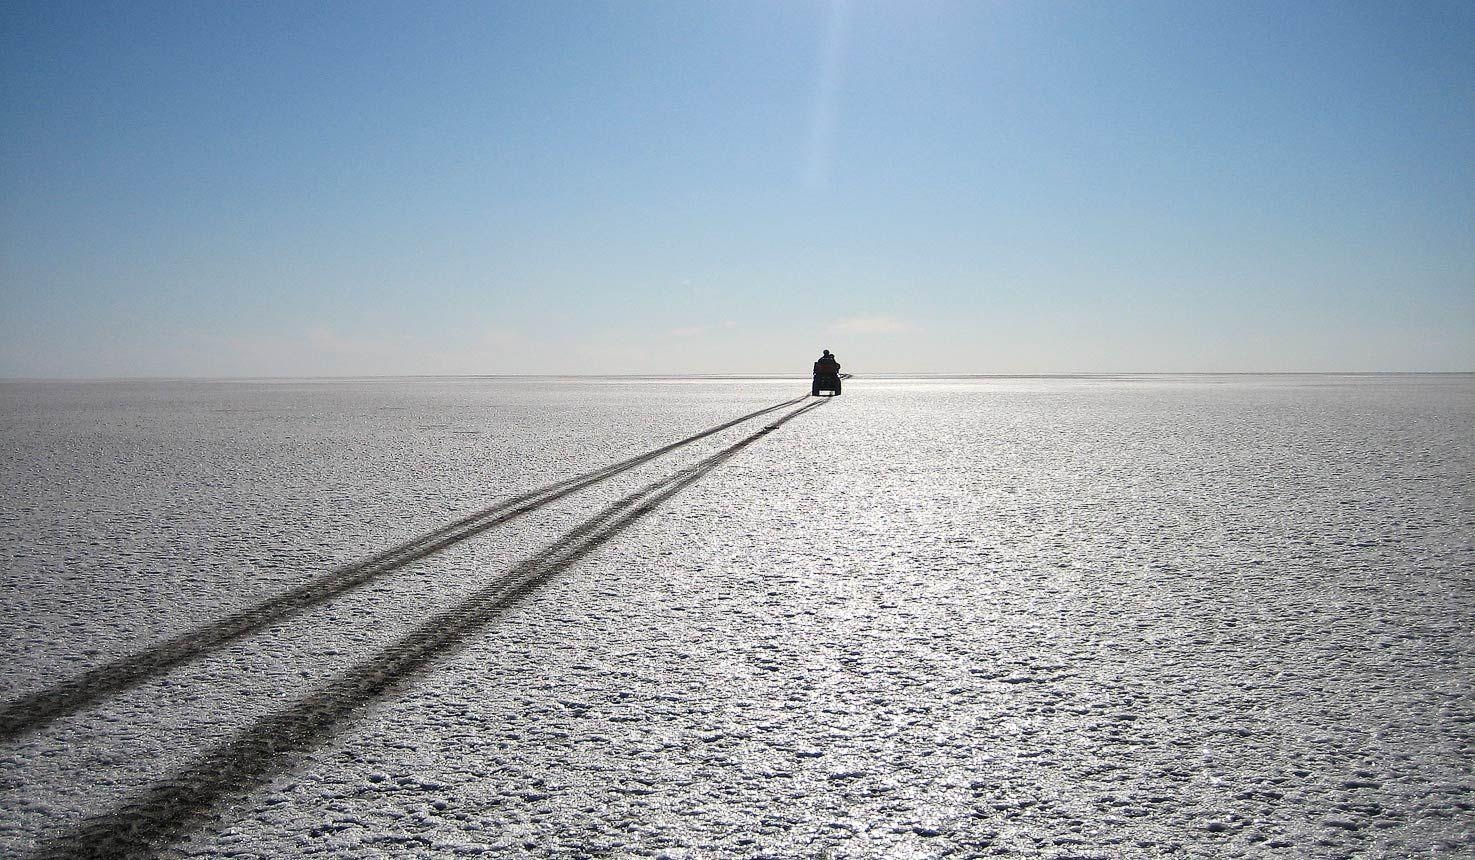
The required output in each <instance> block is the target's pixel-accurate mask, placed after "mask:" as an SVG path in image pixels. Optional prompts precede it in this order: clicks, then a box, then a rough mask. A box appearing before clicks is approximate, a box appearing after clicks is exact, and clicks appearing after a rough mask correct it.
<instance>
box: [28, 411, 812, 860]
mask: <svg viewBox="0 0 1475 860" xmlns="http://www.w3.org/2000/svg"><path fill="white" fill-rule="evenodd" d="M804 399H807V398H804ZM828 402H829V401H828V400H821V401H819V402H816V403H810V404H808V405H806V406H802V407H800V408H798V409H796V410H794V411H792V412H789V413H786V414H785V415H783V416H782V417H780V418H779V419H778V420H776V421H774V422H773V423H772V424H770V425H768V426H766V427H763V428H762V429H760V430H758V431H757V432H755V433H753V434H751V435H749V436H746V437H744V438H743V439H740V440H738V441H737V442H735V443H734V444H732V445H730V446H728V447H726V448H724V449H722V450H721V451H719V452H717V453H716V454H713V455H712V456H710V457H707V458H706V459H704V460H702V461H700V462H698V463H696V464H695V465H692V466H689V467H687V468H685V469H683V470H681V471H680V472H677V473H676V474H675V475H672V476H670V477H668V478H663V479H661V480H659V481H656V482H655V483H653V484H650V485H647V486H646V487H643V488H641V489H639V490H636V491H635V492H633V493H631V494H629V495H627V496H625V497H624V498H622V499H620V500H619V501H617V502H614V503H613V504H611V505H609V506H607V507H606V508H604V509H603V510H602V511H600V512H599V513H598V514H596V515H595V516H593V517H591V518H590V519H589V520H587V521H585V522H584V523H582V524H580V525H579V526H577V527H576V528H574V529H573V530H571V531H569V532H568V533H566V534H564V535H563V536H562V537H561V538H559V539H558V540H557V541H555V542H554V543H553V544H552V545H551V546H549V547H548V548H547V549H546V550H544V551H542V552H540V553H538V554H537V555H534V556H532V557H530V558H528V559H526V560H524V561H523V562H521V563H520V564H518V565H517V566H516V567H514V568H513V569H512V570H510V571H508V572H507V573H506V574H505V575H504V576H501V577H499V578H497V580H495V581H494V582H492V583H490V584H488V585H487V586H485V587H483V588H482V589H480V590H478V591H476V592H474V593H473V594H471V595H470V596H469V597H467V598H466V599H465V600H463V601H462V602H461V603H460V604H458V605H456V606H455V607H453V608H451V609H448V610H446V611H444V612H442V613H440V614H439V615H436V616H435V617H433V618H431V619H429V620H427V621H425V622H424V623H422V624H420V625H419V626H417V627H416V628H415V629H414V630H412V631H411V632H410V633H409V634H408V635H406V636H405V637H404V638H402V639H400V640H399V641H398V642H395V643H394V644H392V645H390V646H388V647H386V648H385V649H383V650H382V651H380V652H379V653H378V654H376V655H375V656H374V657H372V658H370V659H368V660H365V661H363V662H361V663H359V664H358V665H356V666H354V667H353V668H352V669H349V670H348V671H346V672H345V673H343V674H342V675H340V676H338V678H337V679H336V680H334V681H333V682H332V683H330V684H329V685H328V686H326V687H324V688H323V689H321V690H320V691H318V692H317V693H314V694H313V695H311V696H309V697H307V698H306V699H303V700H301V701H300V702H298V703H297V704H296V705H293V706H292V707H290V708H287V709H286V710H282V711H279V712H277V713H275V714H272V715H270V716H267V717H264V718H262V719H260V720H258V721H257V722H256V723H255V724H253V725H252V726H251V727H249V728H248V729H246V730H245V731H243V732H241V733H240V734H238V735H236V736H235V737H234V738H233V739H232V740H230V741H228V742H226V743H224V744H222V745H220V746H217V747H215V748H214V749H211V750H209V751H207V752H206V753H205V754H204V755H202V756H200V757H199V758H198V759H196V760H195V761H194V762H193V763H192V764H190V765H188V766H187V767H185V768H183V769H182V770H179V771H177V772H175V773H173V774H171V775H169V776H167V777H165V778H164V779H161V780H159V781H157V782H155V783H153V784H152V785H151V786H149V787H148V788H146V789H144V790H142V791H141V792H139V793H137V794H135V795H133V796H132V797H129V798H127V799H126V800H124V801H123V802H122V803H120V804H118V805H117V806H116V807H114V808H112V809H110V810H107V811H106V812H103V813H100V814H97V815H93V816H91V817H89V818H87V819H84V820H83V821H82V822H81V823H80V824H79V825H78V826H77V827H76V828H74V829H72V830H71V831H69V832H68V833H66V834H64V835H62V836H60V837H58V838H57V839H55V840H52V841H50V842H49V843H47V844H46V845H45V846H44V847H42V848H41V849H40V850H39V851H38V852H37V853H35V854H33V855H32V857H33V860H61V858H114V857H126V856H134V855H148V854H152V853H154V852H156V851H158V850H160V849H161V848H162V847H163V846H164V845H165V844H166V843H168V842H171V841H173V840H175V839H177V838H179V837H181V836H183V835H186V834H188V833H191V832H193V831H195V830H196V829H198V828H199V826H200V825H201V824H202V823H203V822H204V821H205V820H206V816H207V814H208V813H209V812H210V810H212V809H213V808H215V806H216V805H217V804H218V803H219V802H220V801H221V800H222V799H224V798H225V797H227V796H236V795H240V794H243V793H245V792H248V791H250V790H251V789H253V788H256V787H258V786H260V785H261V784H263V783H265V782H267V781H268V780H269V779H271V777H272V776H274V775H275V774H276V773H278V772H280V771H281V770H282V769H283V768H284V767H286V766H287V765H288V764H289V762H288V759H289V757H290V756H292V755H295V754H297V753H300V752H302V751H305V750H307V749H309V748H311V747H313V746H314V745H316V744H317V743H319V742H321V741H323V740H325V739H327V738H328V737H331V734H332V730H333V728H334V726H335V725H336V724H337V723H338V722H339V721H341V720H342V719H344V718H345V717H347V716H348V715H349V714H351V713H352V712H353V711H355V710H356V709H358V708H359V707H360V706H362V705H363V704H365V703H367V702H369V701H370V700H373V699H375V698H378V697H380V696H382V695H384V694H385V693H387V692H390V691H392V690H393V689H394V688H395V687H396V686H398V685H400V684H402V683H404V682H405V681H406V680H407V679H408V678H410V677H411V676H413V675H414V674H415V673H416V672H418V671H419V670H421V669H423V668H424V667H425V666H426V665H427V664H429V663H430V662H431V661H432V660H434V659H435V658H437V657H441V656H445V655H447V654H449V653H454V652H455V651H456V650H459V649H460V648H461V647H463V646H464V645H465V643H466V641H467V640H468V639H469V638H470V637H471V636H472V635H473V634H475V633H476V632H477V631H478V630H480V629H481V628H482V627H483V626H484V625H486V624H487V623H488V622H490V621H492V620H493V619H495V618H496V617H497V616H498V615H499V614H501V613H502V612H503V611H505V610H506V609H508V608H510V607H512V606H513V605H515V604H516V603H517V602H518V601H520V600H521V599H522V598H524V597H526V596H527V595H528V594H530V593H531V592H532V591H534V590H535V589H536V588H537V587H538V586H540V585H542V584H543V583H544V582H547V581H548V580H549V579H550V578H551V577H553V576H554V575H556V574H558V573H560V572H562V571H564V570H566V569H568V568H569V567H570V566H572V565H573V564H575V563H576V562H578V561H579V560H580V559H582V558H584V557H585V556H587V555H588V554H589V553H591V552H593V551H594V550H595V549H598V548H599V547H600V546H602V545H603V544H605V543H606V542H608V541H609V540H610V539H612V538H614V537H616V536H617V535H619V534H620V533H621V532H623V531H624V530H625V529H627V528H629V527H630V526H631V525H632V524H633V523H635V522H636V521H638V520H640V519H641V518H642V517H644V516H645V515H646V514H649V513H650V512H652V511H654V510H656V509H657V508H659V507H660V506H661V505H662V504H663V503H665V502H666V501H667V500H668V499H670V498H671V497H672V496H674V495H676V494H677V493H679V492H681V491H682V490H684V489H686V488H687V487H689V486H691V485H692V484H694V483H696V482H697V481H699V480H701V479H702V478H703V477H704V476H706V475H707V474H708V473H710V472H711V471H712V470H714V469H716V468H717V467H718V466H720V465H722V464H723V463H725V462H727V461H728V460H730V459H732V458H733V457H735V456H736V455H737V454H738V453H739V452H741V451H742V450H743V449H745V448H747V447H748V446H750V445H752V444H753V443H754V442H756V441H758V440H759V439H761V438H763V437H764V436H766V435H767V434H769V433H770V432H772V431H774V430H777V429H778V428H779V427H781V426H783V425H784V424H786V423H787V422H789V421H792V420H793V419H794V418H797V417H798V416H800V415H802V414H804V413H805V412H808V411H810V410H811V409H815V408H817V407H820V406H823V405H825V404H826V403H828Z"/></svg>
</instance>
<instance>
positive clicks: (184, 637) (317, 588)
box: [0, 396, 808, 742]
mask: <svg viewBox="0 0 1475 860" xmlns="http://www.w3.org/2000/svg"><path fill="white" fill-rule="evenodd" d="M807 399H808V397H807V396H803V397H796V398H794V399H792V400H786V401H784V402H782V403H777V404H774V405H773V406H768V407H765V408H763V409H759V410H757V411H754V412H749V413H748V414H746V415H742V416H740V417H738V418H734V419H732V420H731V421H726V422H724V423H722V424H718V425H717V426H715V427H709V428H708V429H706V430H703V431H701V432H699V433H694V434H692V435H690V436H687V437H686V438H684V439H679V440H677V441H675V442H672V443H670V444H667V445H663V446H661V447H659V448H655V449H652V450H650V451H646V452H645V453H643V454H638V455H636V456H634V457H631V458H629V459H627V460H622V461H620V462H618V463H614V464H611V465H609V466H605V467H603V468H600V469H595V470H594V471H592V472H585V473H584V474H582V475H576V476H574V477H571V478H565V479H564V480H562V481H558V482H556V483H553V484H549V485H547V486H545V487H540V488H538V489H536V490H530V491H528V492H526V493H522V494H520V495H517V496H513V497H512V498H510V499H506V500H504V501H501V502H498V503H497V504H495V505H492V506H491V507H487V508H483V509H482V510H479V511H476V512H475V513H472V514H468V515H466V516H464V517H462V518H461V519H458V520H456V521H455V522H452V523H448V524H447V525H444V526H442V527H440V528H438V529H436V530H435V531H432V532H429V533H427V534H424V535H421V536H420V537H417V538H414V539H412V540H410V541H407V542H405V543H401V544H399V545H398V546H394V547H391V548H389V549H387V550H384V551H383V552H380V553H378V554H376V555H373V556H370V557H369V558H367V559H364V560H362V561H359V562H355V563H353V564H350V565H347V566H344V567H340V568H337V569H335V570H333V571H330V572H329V573H326V574H324V575H322V576H320V577H318V578H316V579H313V580H310V581H308V582H306V583H303V584H302V585H299V586H296V587H295V588H292V589H290V590H288V591H285V592H283V593H281V594H279V595H277V596H275V597H271V598H268V599H267V600H264V601H262V602H260V603H257V604H256V605H254V606H251V607H248V608H246V609H242V610H240V611H238V612H235V613H232V614H230V615H227V616H226V617H224V618H222V619H220V620H219V621H215V622H213V623H211V624H208V625H206V626H204V627H197V628H195V629H193V630H189V631H186V632H185V633H182V634H180V635H178V636H176V637H174V638H172V639H168V640H166V641H164V642H161V643H159V644H157V645H153V646H151V647H149V648H146V649H144V650H143V651H139V652H136V653H134V654H130V655H128V656H126V657H122V658H119V659H117V660H113V661H110V662H107V663H104V664H102V665H100V666H96V667H94V668H92V669H89V670H87V671H86V672H83V673H82V674H81V675H78V676H76V677H75V678H72V679H69V680H67V681H63V682H61V683H59V684H56V685H54V686H51V687H48V688H47V689H44V690H41V691H39V692H36V693H32V694H30V695H28V696H24V697H22V698H20V699H16V700H15V701H13V702H11V703H10V704H8V705H6V706H5V707H4V709H3V710H0V742H4V741H10V740H15V739H17V738H20V737H23V736H25V735H27V734H30V733H31V732H34V731H36V730H37V729H40V728H42V727H43V726H45V725H47V724H48V723H50V722H52V721H53V720H56V719H59V718H61V717H64V716H66V715H68V714H73V713H76V712H77V711H79V710H82V709H83V708H85V707H87V706H88V705H91V704H93V703H95V702H98V701H100V700H102V699H105V698H107V697H109V696H112V695H115V694H117V693H120V692H123V691H124V690H128V689H130V688H132V687H135V686H137V685H139V684H141V683H143V682H144V681H146V680H148V679H149V678H152V677H154V676H155V675H159V674H162V673H164V672H166V671H168V670H170V669H172V668H174V667H176V666H178V665H180V664H182V663H185V662H188V661H189V660H192V659H194V658H195V657H198V656H200V655H202V654H205V653H207V652H209V651H212V650H214V649H216V648H219V647H221V646H223V645H226V644H228V643H230V642H232V641H234V640H236V639H239V638H241V637H243V636H246V635H248V634H250V633H254V632H256V631H258V630H260V629H262V628H263V627H266V626H269V625H271V624H274V623H276V622H278V621H282V620H284V619H286V618H290V617H292V616H293V615H296V614H297V613H299V612H302V611H303V610H305V609H308V608H310V607H312V606H315V605H317V604H319V603H323V602H324V601H327V600H330V599H332V598H334V597H337V596H339V595H341V594H344V593H346V592H348V591H351V590H353V589H355V588H357V587H359V586H361V585H364V584H365V583H368V582H370V581H371V580H373V579H375V578H377V577H380V576H384V575H385V574H388V573H391V572H393V571H396V570H399V569H400V568H402V567H404V566H405V565H407V564H410V563H412V562H415V561H419V560H420V559H422V558H425V557H427V556H430V555H434V554H435V553H437V552H440V551H441V550H443V549H445V548H447V547H449V546H452V545H453V544H456V543H459V542H461V541H463V540H466V539H467V538H470V537H475V536H476V535H479V534H481V533H483V532H485V531H487V530H488V529H491V528H493V527H495V526H498V525H501V524H502V523H505V522H507V521H509V520H512V519H515V518H517V517H520V516H522V515H523V514H527V513H531V512H532V511H536V510H538V509H539V508H541V507H543V506H545V505H548V504H550V503H552V502H556V501H558V500H559V499H562V498H565V497H567V496H571V495H573V494H574V493H577V492H579V491H580V490H584V489H587V488H588V487H592V486H594V485H595V484H598V483H600V482H601V481H605V480H607V479H609V478H612V477H614V476H616V475H619V474H621V473H623V472H627V471H629V470H631V469H634V468H635V467H637V466H640V465H643V464H645V463H648V462H650V461H651V460H654V459H656V458H657V457H661V456H663V455H665V454H669V453H671V452H672V451H675V450H677V449H678V448H682V447H685V446H687V445H690V444H691V443H693V442H696V441H699V440H701V439H705V438H707V437H708V436H712V435H714V434H716V433H720V432H722V431H723V430H727V429H729V428H732V427H735V426H737V425H738V424H742V423H744V422H746V421H751V420H752V419H754V418H757V417H759V416H762V415H767V414H769V413H771V412H776V411H778V410H780V409H783V408H785V407H787V406H793V405H794V404H796V403H799V402H800V401H803V400H807Z"/></svg>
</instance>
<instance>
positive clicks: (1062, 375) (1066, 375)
mask: <svg viewBox="0 0 1475 860" xmlns="http://www.w3.org/2000/svg"><path fill="white" fill-rule="evenodd" d="M1471 375H1475V370H1214V371H1205V370H1144V371H1136V370H1132V371H1061V372H1055V373H1044V372H1032V373H943V372H935V371H917V372H893V371H888V372H876V373H868V374H858V375H854V378H855V379H856V380H857V381H863V380H865V379H1093V378H1097V379H1109V378H1115V377H1144V376H1147V377H1150V376H1162V377H1170V376H1471ZM808 378H809V375H808V374H798V373H395V374H338V375H304V376H273V375H251V376H248V375H237V376H166V375H149V376H0V384H6V383H39V382H55V383H66V382H73V383H83V382H293V381H297V382H330V381H342V382H348V381H366V382H367V381H394V380H417V379H418V380H428V379H503V380H575V379H589V380H600V379H607V380H641V379H645V380H662V379H672V380H712V381H723V380H727V381H734V380H748V379H751V380H774V381H778V380H803V379H808Z"/></svg>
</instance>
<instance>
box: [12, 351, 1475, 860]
mask: <svg viewBox="0 0 1475 860" xmlns="http://www.w3.org/2000/svg"><path fill="white" fill-rule="evenodd" d="M803 393H805V384H804V382H802V381H797V382H796V381H781V380H758V381H752V380H749V381H739V380H586V381H568V380H564V381H539V380H473V379H463V380H383V381H337V382H331V381H325V382H216V383H199V382H168V383H165V382H155V383H71V384H62V383H57V384H49V383H46V384H43V383H17V384H5V385H0V440H3V444H0V458H3V460H0V479H3V480H0V486H3V487H4V494H3V496H0V538H3V540H0V568H3V578H0V589H3V594H4V597H5V600H4V605H3V609H0V659H3V665H4V667H5V669H4V674H3V677H0V699H3V701H4V702H5V703H9V704H10V707H9V708H8V710H6V711H5V720H4V721H0V724H3V725H4V726H7V728H6V730H5V733H4V736H3V737H4V740H3V742H0V856H6V857H17V856H27V855H34V856H99V857H104V856H124V855H128V854H130V853H134V854H137V855H139V856H151V855H155V854H157V855H159V856H165V857H185V856H188V857H218V856H233V857H262V858H267V857H291V856H306V855H313V854H321V855H323V856H332V857H365V858H367V857H406V856H417V857H459V856H483V855H489V856H504V857H513V856H561V857H562V856H568V857H580V856H659V855H664V856H668V857H729V856H734V857H758V856H767V857H812V856H834V857H848V856H857V857H868V856H876V857H972V856H993V855H1003V854H1009V855H1022V856H1030V857H1062V858H1063V857H1080V858H1084V857H1238V856H1244V857H1261V856H1272V857H1277V856H1284V857H1420V856H1424V857H1433V856H1451V857H1453V856H1475V774H1472V768H1475V693H1472V687H1475V635H1472V633H1471V631H1472V630H1475V502H1472V490H1471V488H1472V486H1475V377H1471V376H1468V375H1458V376H1365V377H1351V376H1349V377H1329V376H1308V377H1232V376H1231V377H1219V376H1214V377H1140V378H1082V379H1058V378H1055V379H989V378H983V379H926V380H904V379H873V380H864V379H855V380H852V381H850V382H849V383H848V384H847V389H846V395H845V396H844V397H842V398H839V399H836V400H833V401H831V402H825V403H824V404H823V405H821V406H818V407H814V408H811V409H809V410H808V411H806V412H804V413H802V414H798V415H795V416H793V417H792V418H789V419H787V420H786V421H785V420H784V419H785V416H788V415H789V414H790V413H792V412H794V411H795V410H797V409H799V408H800V407H801V406H802V404H799V403H796V404H793V405H790V406H785V407H783V408H780V409H777V410H774V411H771V412H768V413H766V414H764V415H760V416H756V417H754V418H752V419H751V420H749V421H747V422H745V423H741V424H738V425H736V426H733V427H730V428H728V429H725V430H721V431H719V432H716V433H713V434H712V435H710V436H706V437H704V438H701V439H697V440H694V441H692V442H690V443H689V444H687V445H684V446H680V447H678V448H676V449H674V450H672V451H670V452H667V453H665V454H664V455H663V456H660V457H656V458H653V459H650V460H648V461H645V462H638V463H634V464H631V465H629V467H628V468H625V469H624V470H623V471H619V472H618V473H616V474H611V475H608V476H605V475H602V474H595V475H593V476H591V477H590V478H588V479H587V483H588V485H587V486H576V487H575V488H574V490H573V491H569V492H567V493H564V490H566V489H567V487H565V488H564V489H563V490H558V491H556V492H552V493H545V494H544V495H542V496H536V495H535V496H533V497H530V498H529V499H526V500H523V501H521V502H516V503H515V504H512V506H510V507H506V508H505V509H503V508H498V505H499V503H501V502H507V501H508V500H509V499H514V497H516V496H518V495H519V494H523V493H526V492H528V491H536V490H537V489H538V488H540V487H545V486H547V485H550V484H553V483H554V482H557V481H561V480H564V479H569V478H572V477H575V476H578V475H582V474H585V473H589V472H591V471H594V470H598V469H600V468H601V467H605V466H608V465H610V464H614V463H618V462H621V461H624V460H626V459H627V458H632V457H635V456H636V455H639V454H641V453H642V452H646V451H650V450H652V449H655V448H658V447H660V446H663V445H666V444H668V443H671V442H674V441H676V440H679V439H682V438H684V437H687V436H690V435H691V434H695V433H698V432H700V431H703V430H706V429H708V428H712V427H715V426H718V425H720V424H722V423H724V422H726V421H728V420H730V419H733V418H736V417H738V416H741V415H743V414H745V413H750V412H753V411H755V410H759V409H763V408H765V407H771V406H775V405H777V404H780V403H782V402H784V401H787V400H789V399H791V398H794V397H796V396H798V395H802V394H803ZM780 422H783V423H781V426H778V427H777V428H776V429H773V430H770V431H767V432H764V428H765V427H767V426H772V425H775V424H779V423H780ZM745 440H746V442H745ZM735 444H741V447H739V448H736V449H733V448H731V447H730V446H733V445H735ZM724 452H726V453H724ZM714 456H715V458H716V459H710V460H709V459H708V458H712V457H714ZM458 519H461V520H463V524H462V525H460V526H458V527H456V528H459V529H460V531H456V530H454V529H453V530H450V531H446V530H443V527H445V526H446V525H447V524H448V523H453V522H455V521H457V520H458ZM427 536H430V537H427ZM435 536H438V537H435ZM417 539H418V540H420V543H415V542H416V541H417ZM396 548H399V549H398V550H396ZM385 550H391V551H397V552H398V554H391V555H389V556H385V557H382V558H380V559H379V560H378V561H373V560H372V559H371V557H373V556H374V555H375V554H376V553H381V552H383V551H385ZM365 559H371V561H370V563H369V564H360V563H359V562H362V561H364V560H365ZM324 583H327V584H326V585H325V584H324ZM315 588H316V589H318V590H317V591H314V590H313V589H315ZM294 589H296V591H294ZM291 594H296V595H298V596H297V597H294V598H291V599H290V600H289V601H288V603H287V604H281V600H284V599H286V598H282V595H291ZM304 595H305V596H304ZM274 598H275V599H277V600H278V603H276V604H273V603H271V601H272V600H273V599H274ZM294 601H295V602H294ZM273 607H275V608H273ZM232 617H234V618H236V619H237V620H236V621H235V622H230V621H228V619H231V618H232ZM242 619H244V620H242ZM231 624H235V626H234V627H232V626H231ZM171 642H172V643H174V644H172V645H169V644H167V643H171ZM150 649H152V650H150ZM170 649H173V650H170ZM89 671H91V672H92V673H93V674H92V675H86V674H84V673H87V672H89ZM78 678H89V679H92V680H90V681H89V682H88V683H87V684H82V685H78V684H74V683H70V682H73V681H75V680H76V679H78ZM84 687H85V688H87V689H83V688H84ZM89 690H90V692H89ZM100 691H101V692H100ZM88 695H92V696H93V697H92V698H90V699H89V698H87V696H88Z"/></svg>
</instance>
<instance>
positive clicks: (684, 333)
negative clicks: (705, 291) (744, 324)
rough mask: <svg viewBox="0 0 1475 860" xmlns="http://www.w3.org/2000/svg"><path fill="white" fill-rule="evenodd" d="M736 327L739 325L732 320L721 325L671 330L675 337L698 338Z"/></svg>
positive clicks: (713, 324) (681, 327) (684, 327)
mask: <svg viewBox="0 0 1475 860" xmlns="http://www.w3.org/2000/svg"><path fill="white" fill-rule="evenodd" d="M736 327H737V323H735V322H733V321H732V320H724V321H722V322H720V323H708V324H706V325H688V326H680V327H679V328H673V329H671V334H672V336H674V337H698V336H700V335H704V334H710V333H712V332H714V331H719V330H722V329H730V328H736Z"/></svg>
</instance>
